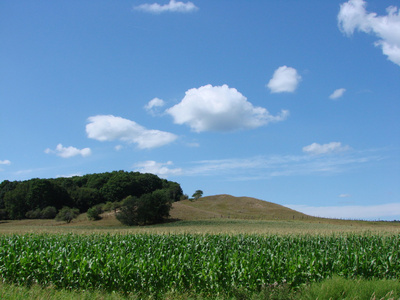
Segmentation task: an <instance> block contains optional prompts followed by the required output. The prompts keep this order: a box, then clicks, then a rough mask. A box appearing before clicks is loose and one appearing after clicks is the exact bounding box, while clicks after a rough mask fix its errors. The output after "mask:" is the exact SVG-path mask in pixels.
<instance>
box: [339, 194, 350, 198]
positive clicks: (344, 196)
mask: <svg viewBox="0 0 400 300" xmlns="http://www.w3.org/2000/svg"><path fill="white" fill-rule="evenodd" d="M339 197H340V198H348V197H351V195H350V194H340V195H339Z"/></svg>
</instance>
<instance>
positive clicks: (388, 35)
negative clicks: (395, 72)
mask: <svg viewBox="0 0 400 300" xmlns="http://www.w3.org/2000/svg"><path fill="white" fill-rule="evenodd" d="M386 11H387V15H384V16H378V15H377V14H376V13H374V12H371V13H369V12H367V10H366V2H365V1H363V0H350V1H347V2H345V3H343V4H341V5H340V11H339V14H338V25H339V29H340V30H341V31H342V32H343V33H345V34H346V35H348V36H349V35H352V34H353V33H354V31H355V30H358V31H362V32H365V33H368V34H373V35H375V36H376V37H378V38H379V40H378V41H376V42H375V46H379V47H381V48H382V52H383V54H384V55H386V56H387V57H388V59H389V60H390V61H392V62H393V63H395V64H397V65H399V66H400V10H399V9H398V8H397V7H395V6H390V7H388V8H387V10H386Z"/></svg>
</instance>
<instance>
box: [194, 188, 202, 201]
mask: <svg viewBox="0 0 400 300" xmlns="http://www.w3.org/2000/svg"><path fill="white" fill-rule="evenodd" d="M202 196H203V191H202V190H197V191H196V192H194V194H193V195H192V197H193V198H194V199H195V200H197V199H199V198H201V197H202Z"/></svg>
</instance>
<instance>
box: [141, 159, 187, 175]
mask: <svg viewBox="0 0 400 300" xmlns="http://www.w3.org/2000/svg"><path fill="white" fill-rule="evenodd" d="M172 165H173V162H172V161H168V162H166V163H159V162H156V161H154V160H147V161H143V162H139V163H137V164H135V165H134V168H135V170H136V171H138V172H141V173H151V174H155V175H158V176H160V177H167V176H168V175H179V174H181V173H182V169H180V168H175V169H174V168H170V166H172Z"/></svg>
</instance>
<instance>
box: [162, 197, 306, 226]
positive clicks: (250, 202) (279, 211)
mask: <svg viewBox="0 0 400 300" xmlns="http://www.w3.org/2000/svg"><path fill="white" fill-rule="evenodd" d="M170 214H171V217H172V218H174V219H180V220H200V219H212V218H234V219H265V220H272V219H297V220H298V219H312V218H313V217H311V216H308V215H305V214H303V213H300V212H298V211H295V210H292V209H290V208H287V207H284V206H282V205H279V204H275V203H271V202H267V201H263V200H258V199H255V198H250V197H234V196H231V195H225V194H224V195H215V196H207V197H202V198H200V199H198V200H195V201H190V200H183V201H179V202H175V203H174V204H173V206H172V210H171V211H170Z"/></svg>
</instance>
